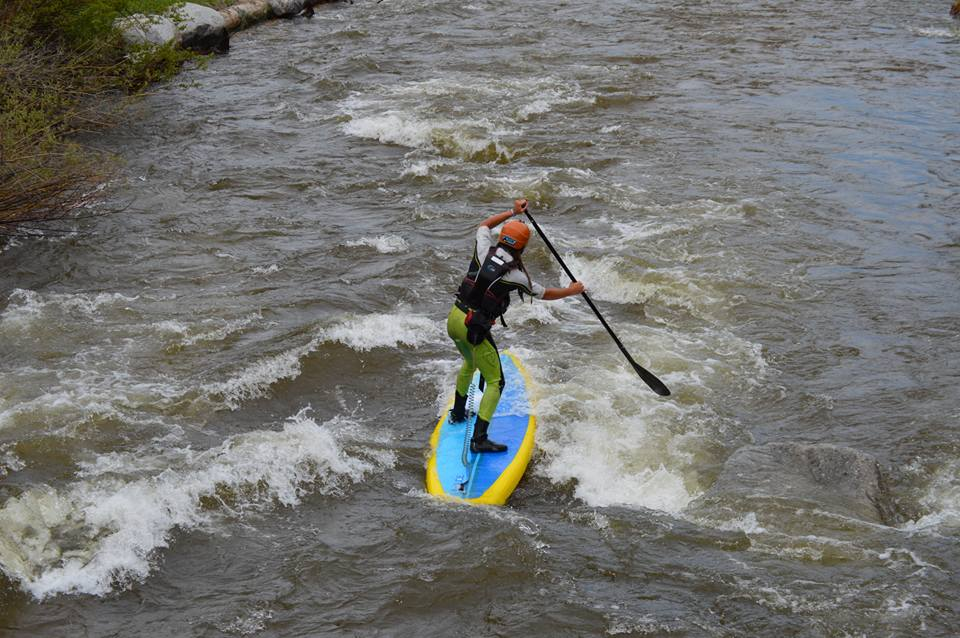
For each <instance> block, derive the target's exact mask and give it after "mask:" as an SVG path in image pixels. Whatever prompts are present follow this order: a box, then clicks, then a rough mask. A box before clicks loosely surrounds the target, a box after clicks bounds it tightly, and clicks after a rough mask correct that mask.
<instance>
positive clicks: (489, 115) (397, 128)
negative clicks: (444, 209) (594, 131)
mask: <svg viewBox="0 0 960 638" xmlns="http://www.w3.org/2000/svg"><path fill="white" fill-rule="evenodd" d="M592 99H593V98H591V97H589V96H585V95H584V94H583V93H582V91H581V90H580V86H579V85H578V84H576V83H575V82H573V83H571V82H567V81H563V80H559V79H557V78H552V77H543V78H540V79H539V80H537V81H533V82H518V81H515V80H510V79H507V78H491V77H474V76H456V75H455V76H448V77H442V78H432V79H429V80H425V81H418V82H404V83H399V84H394V85H387V86H379V87H375V88H373V89H371V90H370V91H369V92H366V93H355V94H353V95H351V96H350V97H349V98H347V99H345V100H343V101H342V102H341V103H340V105H339V106H340V112H341V113H342V114H344V115H347V116H348V117H349V118H350V119H349V121H347V122H345V123H344V124H343V131H344V132H345V133H347V134H348V135H353V136H355V137H360V138H365V139H373V140H377V141H379V142H381V143H384V144H396V145H400V146H404V147H407V148H414V149H429V150H431V151H433V152H435V153H438V154H440V155H444V156H447V157H451V156H453V157H457V158H459V159H461V160H464V159H466V160H479V161H492V160H498V161H510V159H511V158H512V155H513V152H512V150H511V149H510V148H509V147H508V146H507V145H505V144H504V143H503V140H504V139H505V138H507V137H518V136H521V135H522V134H523V129H522V128H521V127H520V126H519V124H520V123H521V122H524V121H526V120H527V119H529V118H530V117H532V116H533V115H539V114H543V113H546V112H548V111H550V110H551V109H553V108H554V107H555V106H557V105H560V104H567V103H572V102H578V101H590V100H592ZM451 101H453V102H455V103H456V104H457V105H458V106H457V107H456V108H451V106H450V103H451ZM429 168H430V165H429V164H423V163H421V164H418V165H416V168H412V167H407V168H406V169H405V171H404V172H405V173H407V174H410V172H411V171H412V174H414V175H421V176H422V175H425V174H426V173H425V172H424V171H427V170H429Z"/></svg>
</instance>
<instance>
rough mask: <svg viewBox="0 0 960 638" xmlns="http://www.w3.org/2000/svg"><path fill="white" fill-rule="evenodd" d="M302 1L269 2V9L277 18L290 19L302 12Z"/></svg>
mask: <svg viewBox="0 0 960 638" xmlns="http://www.w3.org/2000/svg"><path fill="white" fill-rule="evenodd" d="M304 4H305V2H304V0H270V9H271V10H272V11H273V15H275V16H277V17H278V18H292V17H293V16H295V15H298V14H299V13H300V12H301V11H303V7H304Z"/></svg>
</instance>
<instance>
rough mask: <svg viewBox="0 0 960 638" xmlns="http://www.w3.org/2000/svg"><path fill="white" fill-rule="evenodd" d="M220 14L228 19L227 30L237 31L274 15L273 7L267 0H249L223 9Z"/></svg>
mask: <svg viewBox="0 0 960 638" xmlns="http://www.w3.org/2000/svg"><path fill="white" fill-rule="evenodd" d="M220 15H222V16H223V18H224V20H225V21H226V27H227V31H236V30H237V29H242V28H243V27H245V26H247V25H249V24H254V23H256V22H260V21H261V20H266V19H267V18H269V17H271V16H272V15H273V9H272V8H271V7H270V3H269V2H268V1H267V0H248V1H247V2H241V3H239V4H234V5H230V6H229V7H226V8H225V9H221V10H220Z"/></svg>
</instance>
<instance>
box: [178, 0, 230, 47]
mask: <svg viewBox="0 0 960 638" xmlns="http://www.w3.org/2000/svg"><path fill="white" fill-rule="evenodd" d="M169 15H170V17H171V18H172V19H173V21H174V23H175V24H176V26H177V31H178V32H179V33H180V46H182V47H183V48H185V49H190V50H191V51H198V52H200V53H210V52H211V51H212V52H215V53H226V52H227V50H228V49H229V48H230V33H229V32H228V31H227V23H226V20H225V19H224V17H223V16H222V15H220V12H219V11H217V10H215V9H211V8H210V7H204V6H202V5H199V4H194V3H192V2H185V3H184V4H182V5H177V6H176V7H174V8H173V9H172V10H171V11H170V14H169Z"/></svg>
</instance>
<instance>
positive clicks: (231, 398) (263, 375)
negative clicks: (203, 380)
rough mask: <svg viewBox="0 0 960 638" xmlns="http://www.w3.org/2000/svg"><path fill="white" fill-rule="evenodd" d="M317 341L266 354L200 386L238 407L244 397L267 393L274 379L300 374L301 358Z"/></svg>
mask: <svg viewBox="0 0 960 638" xmlns="http://www.w3.org/2000/svg"><path fill="white" fill-rule="evenodd" d="M318 343H319V341H318V340H316V339H314V340H312V341H310V343H308V344H307V345H305V346H301V347H299V348H293V349H291V350H287V351H285V352H281V353H280V354H276V355H272V356H269V357H265V358H263V359H260V360H259V361H256V362H254V363H252V364H250V365H249V366H247V367H245V368H243V369H242V370H240V371H239V372H238V373H236V374H234V375H233V376H231V377H230V378H229V379H227V380H225V381H217V382H213V383H207V384H204V385H203V386H202V387H201V388H200V390H201V392H202V393H203V394H205V395H206V396H207V397H209V398H216V397H220V398H221V399H222V401H223V404H224V405H225V407H227V408H229V409H231V410H236V409H237V408H239V407H240V404H241V403H242V402H243V401H247V400H250V399H257V398H260V397H263V396H266V394H267V392H268V391H269V389H270V386H272V385H273V384H274V383H276V382H278V381H282V380H283V379H295V378H296V377H298V376H300V370H301V367H300V359H302V358H303V357H305V356H307V355H308V354H310V353H311V352H313V351H314V350H316V348H317V345H318Z"/></svg>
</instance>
